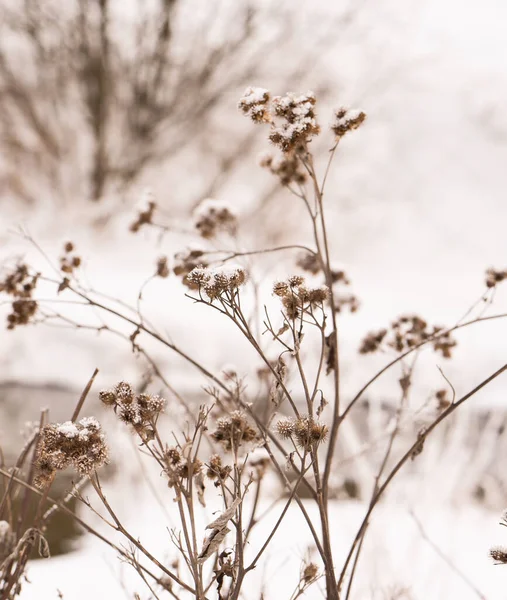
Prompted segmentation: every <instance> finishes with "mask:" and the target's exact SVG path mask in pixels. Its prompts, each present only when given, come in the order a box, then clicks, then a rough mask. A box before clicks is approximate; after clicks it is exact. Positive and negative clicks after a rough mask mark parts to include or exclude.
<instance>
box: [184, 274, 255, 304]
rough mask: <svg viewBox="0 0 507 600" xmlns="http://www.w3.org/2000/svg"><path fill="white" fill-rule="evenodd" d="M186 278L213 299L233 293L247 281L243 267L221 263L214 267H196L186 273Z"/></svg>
mask: <svg viewBox="0 0 507 600" xmlns="http://www.w3.org/2000/svg"><path fill="white" fill-rule="evenodd" d="M187 279H188V281H189V283H191V284H192V285H194V286H196V287H197V289H199V290H200V291H203V292H205V294H206V295H207V296H208V298H209V299H210V300H211V301H213V300H215V299H216V298H221V297H222V296H224V295H227V294H231V293H234V292H235V291H236V290H238V288H239V287H241V286H242V285H244V284H245V283H246V282H247V279H248V277H247V274H246V271H245V270H244V269H243V267H240V266H236V265H223V266H221V267H215V268H214V269H209V268H207V267H197V268H195V269H193V270H192V271H191V272H190V273H189V274H188V275H187Z"/></svg>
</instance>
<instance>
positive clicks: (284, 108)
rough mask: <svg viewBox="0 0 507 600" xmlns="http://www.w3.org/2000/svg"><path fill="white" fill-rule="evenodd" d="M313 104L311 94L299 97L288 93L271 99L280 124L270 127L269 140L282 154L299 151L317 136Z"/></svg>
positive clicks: (314, 101) (314, 100)
mask: <svg viewBox="0 0 507 600" xmlns="http://www.w3.org/2000/svg"><path fill="white" fill-rule="evenodd" d="M315 103H316V98H315V95H314V93H313V92H307V93H306V94H300V95H296V94H294V93H291V92H289V93H287V94H286V95H285V96H276V97H275V98H273V102H272V105H273V110H274V113H275V115H276V116H277V117H279V118H281V119H282V122H281V123H280V124H279V125H273V126H272V129H271V133H270V135H269V139H270V140H271V142H272V143H273V144H274V145H275V146H278V148H280V150H282V152H291V151H293V150H299V149H300V148H302V147H304V146H305V145H306V144H307V143H308V142H310V141H311V139H312V138H313V136H315V135H318V134H319V132H320V127H319V125H318V124H317V120H316V115H315Z"/></svg>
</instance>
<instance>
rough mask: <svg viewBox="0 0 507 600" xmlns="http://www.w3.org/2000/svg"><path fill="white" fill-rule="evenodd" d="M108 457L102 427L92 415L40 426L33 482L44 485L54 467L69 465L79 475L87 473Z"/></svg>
mask: <svg viewBox="0 0 507 600" xmlns="http://www.w3.org/2000/svg"><path fill="white" fill-rule="evenodd" d="M107 459H108V449H107V446H106V443H105V440H104V435H103V434H102V431H101V427H100V424H99V422H98V421H97V419H95V418H94V417H85V418H83V419H81V420H80V421H78V422H76V423H74V422H72V421H67V422H66V423H52V424H50V425H46V426H45V427H43V429H42V430H41V435H40V442H39V446H38V449H37V458H36V462H35V466H36V470H37V472H36V476H35V480H34V483H35V485H36V486H37V487H40V488H42V487H44V486H45V485H46V484H47V483H49V482H50V481H51V480H52V478H53V476H54V474H55V473H56V471H61V470H63V469H65V468H66V467H68V466H70V465H72V466H73V467H74V468H75V469H76V471H77V472H78V473H79V474H80V475H90V474H91V473H92V472H93V471H94V470H95V469H98V468H99V467H101V466H102V465H103V464H104V463H106V462H107Z"/></svg>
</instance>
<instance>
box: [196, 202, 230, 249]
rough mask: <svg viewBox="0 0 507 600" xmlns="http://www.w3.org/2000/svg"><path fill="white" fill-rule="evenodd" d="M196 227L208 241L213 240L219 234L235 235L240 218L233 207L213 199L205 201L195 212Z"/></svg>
mask: <svg viewBox="0 0 507 600" xmlns="http://www.w3.org/2000/svg"><path fill="white" fill-rule="evenodd" d="M193 218H194V226H195V228H196V229H197V231H198V232H199V234H200V235H201V236H202V237H203V238H206V239H210V238H213V237H215V236H216V235H217V233H219V232H226V233H228V234H230V235H235V233H236V231H237V228H238V217H237V214H236V211H235V210H234V209H233V208H232V206H231V205H230V204H229V203H227V202H223V201H221V200H214V199H213V198H206V199H204V200H203V201H202V202H201V203H200V204H199V205H198V206H197V207H196V209H195V210H194V213H193Z"/></svg>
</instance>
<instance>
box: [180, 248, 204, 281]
mask: <svg viewBox="0 0 507 600" xmlns="http://www.w3.org/2000/svg"><path fill="white" fill-rule="evenodd" d="M205 254H206V253H205V251H204V250H202V249H201V248H189V249H188V250H185V251H184V252H178V253H177V254H176V255H175V256H174V267H173V271H174V274H175V275H178V276H181V277H182V283H183V285H185V286H187V287H188V288H189V289H191V290H196V289H199V286H198V285H196V284H194V283H192V282H191V281H189V280H188V277H187V276H188V274H189V273H190V272H191V271H193V270H194V269H195V268H197V267H207V266H208V262H207V261H206V259H205Z"/></svg>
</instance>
